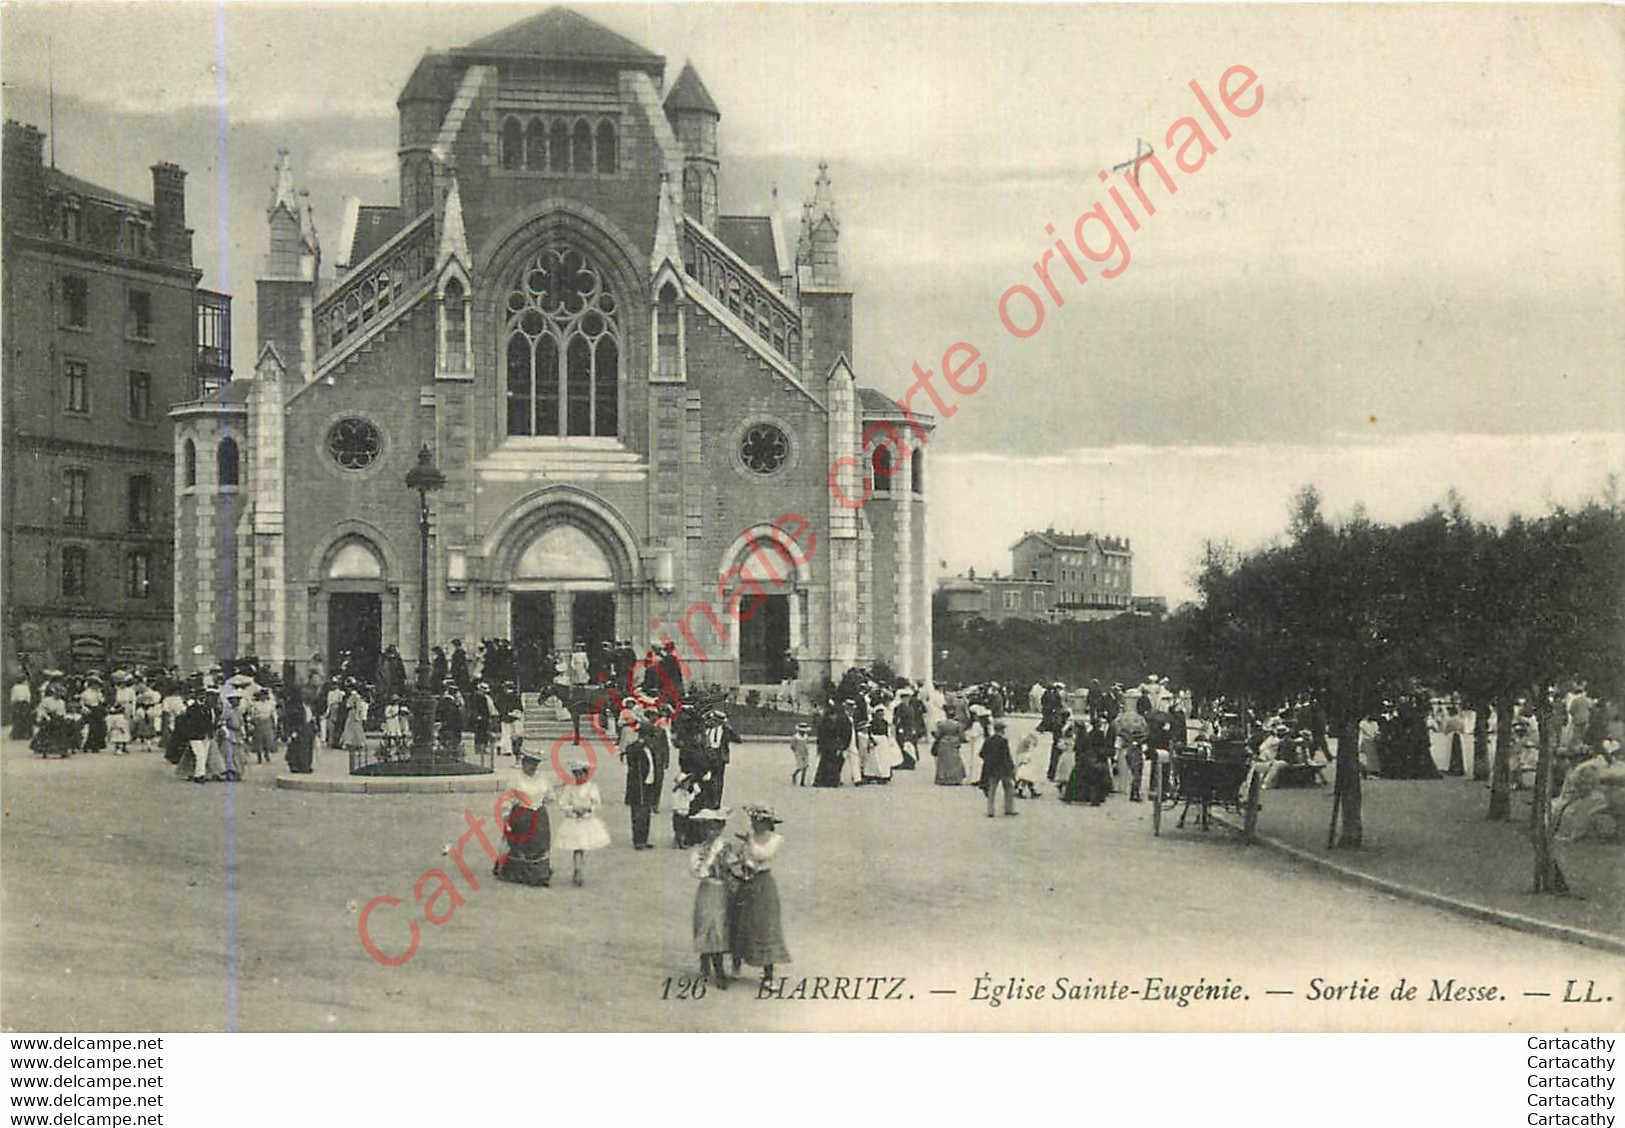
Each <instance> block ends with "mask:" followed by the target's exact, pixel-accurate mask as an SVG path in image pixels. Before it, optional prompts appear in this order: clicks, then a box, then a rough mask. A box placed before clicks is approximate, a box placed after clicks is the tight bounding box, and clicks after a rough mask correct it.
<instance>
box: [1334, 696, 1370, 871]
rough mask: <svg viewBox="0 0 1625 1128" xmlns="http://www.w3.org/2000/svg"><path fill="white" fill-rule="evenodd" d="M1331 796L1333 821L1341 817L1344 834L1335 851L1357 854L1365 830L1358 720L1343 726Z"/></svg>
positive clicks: (1355, 719)
mask: <svg viewBox="0 0 1625 1128" xmlns="http://www.w3.org/2000/svg"><path fill="white" fill-rule="evenodd" d="M1332 787H1333V790H1334V795H1333V802H1334V803H1335V804H1336V806H1335V807H1334V808H1333V817H1334V818H1335V817H1336V815H1337V814H1338V813H1341V814H1342V816H1343V832H1342V834H1341V835H1340V836H1339V837H1338V839H1337V847H1338V848H1339V849H1343V850H1358V849H1359V848H1360V846H1361V844H1362V836H1363V834H1364V829H1365V828H1364V826H1363V825H1362V823H1361V821H1360V720H1359V718H1358V717H1356V718H1354V719H1353V720H1350V721H1348V722H1346V723H1345V724H1344V725H1343V732H1342V735H1341V736H1339V737H1338V740H1337V775H1336V779H1335V781H1334V782H1333V784H1332Z"/></svg>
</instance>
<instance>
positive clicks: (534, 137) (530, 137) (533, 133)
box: [525, 118, 547, 172]
mask: <svg viewBox="0 0 1625 1128" xmlns="http://www.w3.org/2000/svg"><path fill="white" fill-rule="evenodd" d="M525 167H526V168H528V169H530V171H532V172H546V171H547V123H546V122H545V121H543V120H542V119H541V118H531V119H530V121H529V123H528V124H526V126H525Z"/></svg>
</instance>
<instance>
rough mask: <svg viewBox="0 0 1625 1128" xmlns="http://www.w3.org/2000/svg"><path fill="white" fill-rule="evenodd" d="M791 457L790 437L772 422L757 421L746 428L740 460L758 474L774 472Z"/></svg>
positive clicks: (741, 443)
mask: <svg viewBox="0 0 1625 1128" xmlns="http://www.w3.org/2000/svg"><path fill="white" fill-rule="evenodd" d="M789 457H790V437H789V436H788V435H786V434H785V433H784V432H783V431H782V430H780V429H779V428H778V427H775V426H774V425H773V424H771V423H757V424H755V425H754V426H751V427H747V428H746V429H745V434H744V437H743V438H742V439H741V440H740V443H739V460H740V461H741V462H743V463H744V464H745V468H746V469H747V470H750V471H752V472H753V473H756V474H773V473H776V472H777V471H779V470H780V469H782V468H783V466H784V464H785V462H786V461H788V460H789Z"/></svg>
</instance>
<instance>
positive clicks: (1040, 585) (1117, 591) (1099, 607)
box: [937, 529, 1163, 622]
mask: <svg viewBox="0 0 1625 1128" xmlns="http://www.w3.org/2000/svg"><path fill="white" fill-rule="evenodd" d="M1010 559H1011V567H1010V574H1009V575H1008V576H1001V575H1000V574H999V573H997V572H995V573H993V575H991V576H978V575H977V574H976V572H975V570H974V569H973V570H972V571H970V572H968V573H967V574H965V575H963V576H949V577H945V578H944V579H941V580H939V581H938V582H937V593H938V600H939V606H940V607H941V609H942V610H943V612H944V613H945V614H947V615H948V616H949V617H950V618H952V619H954V620H958V621H963V620H966V619H988V620H991V621H994V622H1000V621H1002V620H1005V619H1042V620H1045V621H1047V622H1060V621H1062V620H1065V619H1080V620H1088V619H1109V618H1111V617H1113V616H1114V615H1121V614H1124V613H1126V612H1138V611H1142V610H1143V609H1144V608H1143V607H1142V604H1147V600H1156V601H1157V602H1159V603H1161V602H1163V601H1162V600H1161V599H1160V597H1142V598H1140V599H1136V597H1135V596H1134V594H1133V592H1134V552H1133V549H1132V548H1131V547H1130V545H1129V541H1128V538H1126V537H1124V538H1117V537H1105V536H1098V535H1096V534H1094V533H1057V532H1056V531H1055V530H1054V529H1045V530H1043V531H1042V532H1039V531H1028V532H1026V533H1023V534H1022V536H1021V539H1020V540H1018V541H1016V543H1015V544H1013V545H1011V546H1010Z"/></svg>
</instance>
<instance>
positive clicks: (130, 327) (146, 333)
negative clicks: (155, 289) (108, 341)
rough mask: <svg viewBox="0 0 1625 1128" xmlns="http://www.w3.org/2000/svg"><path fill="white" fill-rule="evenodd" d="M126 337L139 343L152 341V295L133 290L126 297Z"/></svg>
mask: <svg viewBox="0 0 1625 1128" xmlns="http://www.w3.org/2000/svg"><path fill="white" fill-rule="evenodd" d="M124 335H125V336H127V337H134V338H135V339H136V340H138V341H150V340H152V295H151V294H149V293H147V292H146V291H145V290H131V291H129V292H128V294H127V295H126V303H125V318H124Z"/></svg>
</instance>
